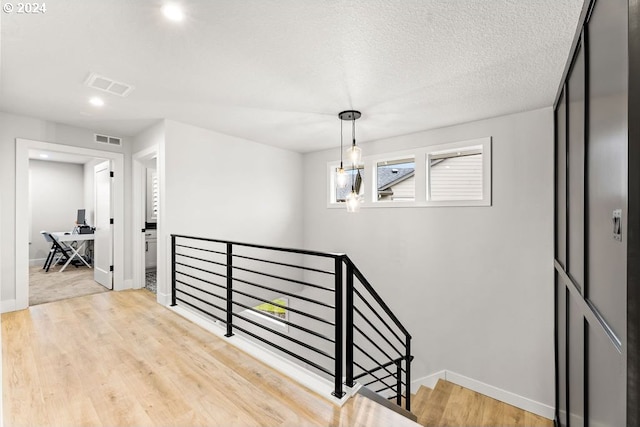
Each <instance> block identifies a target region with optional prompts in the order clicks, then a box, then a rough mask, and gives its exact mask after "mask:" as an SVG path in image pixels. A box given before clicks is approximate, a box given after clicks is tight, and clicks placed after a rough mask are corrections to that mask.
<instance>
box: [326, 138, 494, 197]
mask: <svg viewBox="0 0 640 427" xmlns="http://www.w3.org/2000/svg"><path fill="white" fill-rule="evenodd" d="M362 160H363V165H362V166H359V167H358V168H357V169H356V170H354V169H346V171H347V174H348V178H349V179H348V180H349V183H348V184H347V186H346V187H345V188H340V187H338V185H337V183H336V170H337V168H338V166H339V163H337V162H331V163H329V164H328V165H327V167H328V174H327V181H328V191H327V207H330V208H343V207H344V204H343V203H344V201H345V198H346V197H347V196H348V195H349V192H350V191H351V185H352V183H353V185H354V187H355V189H356V190H357V192H358V195H359V196H360V198H361V200H362V202H361V204H360V207H362V208H380V207H394V208H397V207H429V206H491V137H484V138H478V139H473V140H468V141H459V142H451V143H446V144H441V145H430V146H425V147H419V148H414V149H411V150H406V151H398V152H394V153H382V154H373V155H371V156H367V157H364V158H363V159H362ZM365 169H367V171H369V173H367V174H365Z"/></svg>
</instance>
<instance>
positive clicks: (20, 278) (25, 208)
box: [15, 138, 125, 310]
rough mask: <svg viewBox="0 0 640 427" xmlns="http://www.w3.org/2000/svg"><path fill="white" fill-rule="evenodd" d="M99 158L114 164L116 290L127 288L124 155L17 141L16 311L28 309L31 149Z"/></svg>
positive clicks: (114, 266)
mask: <svg viewBox="0 0 640 427" xmlns="http://www.w3.org/2000/svg"><path fill="white" fill-rule="evenodd" d="M32 149H36V150H46V151H51V152H57V153H69V154H78V155H84V156H89V157H99V158H103V159H105V160H111V161H112V167H113V172H114V178H113V181H112V187H111V190H112V201H113V205H112V212H113V219H114V225H113V270H114V271H113V290H115V291H119V290H123V289H125V281H124V228H125V227H124V154H123V153H115V152H112V151H103V150H95V149H90V148H82V147H76V146H71V145H63V144H54V143H50V142H44V141H36V140H31V139H23V138H16V210H15V221H16V239H15V272H16V306H15V309H16V310H22V309H25V308H27V307H29V219H28V217H27V215H26V213H27V212H29V150H32Z"/></svg>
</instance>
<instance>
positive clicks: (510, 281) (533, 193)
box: [304, 108, 554, 406]
mask: <svg viewBox="0 0 640 427" xmlns="http://www.w3.org/2000/svg"><path fill="white" fill-rule="evenodd" d="M361 125H362V126H364V125H365V124H364V122H363V123H362V124H361ZM486 136H491V137H493V205H492V206H491V207H431V208H395V209H394V208H369V209H361V210H360V212H359V213H358V214H348V213H347V212H346V210H342V209H328V208H327V200H326V197H327V190H326V185H327V162H329V161H335V160H337V159H338V156H339V152H338V148H337V146H336V148H335V149H332V150H328V151H322V152H315V153H310V154H307V155H305V156H304V171H305V184H304V224H305V227H304V244H305V247H307V248H309V249H315V250H321V251H331V252H346V253H347V254H348V255H349V256H350V257H351V259H352V260H353V261H354V262H355V263H356V265H358V267H359V268H360V269H361V271H362V272H363V273H364V274H365V276H366V277H367V278H368V279H369V281H370V282H371V283H372V285H373V286H374V288H376V289H377V290H378V292H379V293H380V294H381V296H382V297H383V299H384V300H385V301H387V303H388V305H389V306H390V307H391V308H392V309H393V310H394V311H395V313H396V314H397V315H398V317H399V318H400V320H401V321H403V323H404V324H405V325H406V326H407V327H408V329H409V332H410V333H412V335H413V344H412V345H413V353H414V355H415V356H416V360H415V362H414V364H413V365H412V370H413V372H412V375H413V378H414V379H415V378H419V377H422V376H426V375H429V374H433V373H435V372H438V371H441V370H445V369H446V370H449V371H452V372H455V373H458V374H461V375H465V376H467V377H470V378H472V379H474V380H477V381H480V382H483V383H486V384H489V385H491V386H494V387H498V388H501V389H504V390H507V391H509V392H512V393H516V394H517V395H520V396H523V397H526V398H528V399H532V400H534V401H537V402H540V403H542V404H544V405H550V406H553V405H554V374H553V372H554V350H553V318H554V315H553V268H552V260H553V115H552V110H551V109H550V108H546V109H542V110H536V111H532V112H526V113H520V114H514V115H509V116H504V117H498V118H493V119H489V120H483V121H478V122H473V123H468V124H461V125H457V126H452V127H447V128H442V129H436V130H432V131H428V132H420V133H416V134H412V135H407V136H402V137H397V138H391V139H387V140H382V141H376V142H371V143H368V144H363V146H362V148H363V154H364V155H372V154H379V153H385V152H393V151H400V150H406V149H410V148H415V147H421V146H426V145H436V144H442V143H447V142H455V141H462V140H467V139H473V138H479V137H486ZM365 173H366V172H365Z"/></svg>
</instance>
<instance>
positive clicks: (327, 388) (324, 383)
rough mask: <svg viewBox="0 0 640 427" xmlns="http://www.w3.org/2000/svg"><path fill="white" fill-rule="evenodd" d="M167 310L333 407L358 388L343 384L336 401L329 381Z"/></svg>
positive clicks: (198, 320)
mask: <svg viewBox="0 0 640 427" xmlns="http://www.w3.org/2000/svg"><path fill="white" fill-rule="evenodd" d="M168 308H169V309H171V310H173V311H174V312H175V313H177V314H179V315H181V316H182V317H184V318H186V319H188V320H190V321H192V322H193V323H195V324H197V325H198V326H200V327H202V328H204V329H206V330H207V331H209V332H211V333H213V334H215V335H217V336H218V337H220V338H222V339H223V340H225V341H227V342H228V343H229V344H231V345H233V346H235V347H237V348H239V349H240V350H242V351H244V352H245V353H248V354H249V355H251V356H253V357H255V358H256V359H258V360H260V361H261V362H263V363H265V364H266V365H269V366H270V367H272V368H273V369H275V370H277V371H279V372H280V373H282V374H284V375H286V376H288V377H289V378H291V379H292V380H294V381H296V382H298V383H300V384H302V385H303V386H305V387H307V388H308V389H310V390H312V391H314V392H316V393H318V394H319V395H320V396H321V397H323V398H325V399H326V400H328V401H329V402H332V403H333V404H335V405H339V406H342V405H344V404H345V403H346V402H347V400H349V398H350V397H351V396H353V395H354V394H355V392H356V391H357V390H358V386H354V387H353V388H349V387H347V386H346V385H344V384H343V391H345V395H344V396H343V397H342V398H341V399H338V398H337V397H335V396H333V395H331V392H332V391H333V386H334V385H333V383H332V382H331V381H329V380H327V379H325V378H322V377H321V376H319V375H316V374H314V373H313V372H310V371H308V370H307V369H305V368H303V367H301V366H299V365H297V364H295V363H293V362H292V361H290V360H288V359H285V358H284V357H282V356H280V355H279V354H276V353H274V352H272V351H269V350H268V349H266V348H264V347H261V346H259V345H257V344H255V343H254V342H252V341H250V340H248V339H247V338H245V337H243V336H240V335H234V336H232V337H225V336H224V334H225V333H226V330H225V328H224V327H223V326H222V325H220V324H218V323H215V322H213V321H211V320H209V319H205V318H203V317H201V316H199V315H197V314H196V313H193V312H191V311H189V310H186V309H184V308H181V307H178V306H175V307H168ZM343 382H344V378H343Z"/></svg>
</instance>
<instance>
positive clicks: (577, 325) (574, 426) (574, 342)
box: [567, 295, 586, 427]
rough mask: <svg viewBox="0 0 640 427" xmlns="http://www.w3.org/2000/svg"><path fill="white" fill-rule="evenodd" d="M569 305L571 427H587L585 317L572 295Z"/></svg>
mask: <svg viewBox="0 0 640 427" xmlns="http://www.w3.org/2000/svg"><path fill="white" fill-rule="evenodd" d="M568 297H569V304H568V307H567V309H568V324H567V326H568V328H567V335H568V337H569V339H568V341H567V345H568V348H567V356H568V359H567V360H568V371H569V377H568V384H567V385H568V387H569V425H570V426H571V427H581V426H585V425H586V424H585V401H584V390H585V389H584V386H585V383H584V366H585V365H584V361H585V357H584V356H585V355H584V317H583V316H582V313H581V311H580V306H579V305H578V303H577V302H576V300H575V298H572V297H571V296H570V295H568Z"/></svg>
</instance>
